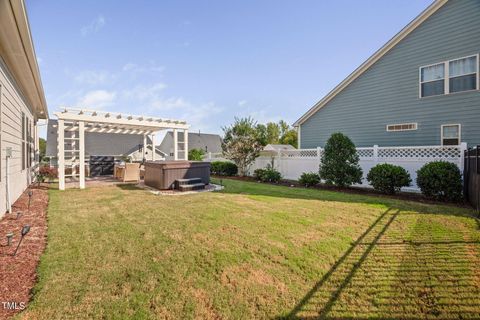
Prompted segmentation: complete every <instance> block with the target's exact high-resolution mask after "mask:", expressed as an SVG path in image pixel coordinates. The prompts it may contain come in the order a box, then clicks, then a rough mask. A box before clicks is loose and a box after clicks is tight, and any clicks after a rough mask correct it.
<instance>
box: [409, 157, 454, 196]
mask: <svg viewBox="0 0 480 320" xmlns="http://www.w3.org/2000/svg"><path fill="white" fill-rule="evenodd" d="M417 185H418V186H419V187H420V190H422V193H423V194H424V195H425V196H426V197H428V198H432V199H435V200H442V201H445V200H446V201H460V200H461V198H462V175H461V173H460V169H458V167H457V166H456V165H455V164H453V163H450V162H445V161H433V162H430V163H427V164H426V165H424V166H423V167H422V168H421V169H420V170H418V171H417Z"/></svg>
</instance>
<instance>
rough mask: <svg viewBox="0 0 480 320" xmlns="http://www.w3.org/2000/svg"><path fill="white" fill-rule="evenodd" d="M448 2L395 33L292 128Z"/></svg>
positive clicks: (438, 1) (437, 0)
mask: <svg viewBox="0 0 480 320" xmlns="http://www.w3.org/2000/svg"><path fill="white" fill-rule="evenodd" d="M447 2H448V0H435V1H434V2H433V3H432V4H431V5H430V6H428V7H427V8H426V9H425V10H424V11H423V12H422V13H420V14H419V15H418V16H417V17H416V18H415V19H413V21H411V22H410V23H409V24H408V25H407V26H406V27H404V28H403V29H402V30H401V31H400V32H399V33H397V34H396V35H395V36H394V37H393V38H392V39H390V40H389V41H388V42H387V43H386V44H385V45H384V46H383V47H381V48H380V49H379V50H377V51H376V52H375V53H374V54H373V55H372V56H371V57H370V58H368V59H367V60H366V61H365V62H364V63H362V64H361V65H360V66H359V67H358V68H357V69H355V70H354V71H353V72H352V73H351V74H350V75H349V76H348V77H346V78H345V79H344V80H343V81H342V82H340V84H338V85H337V86H336V87H335V88H333V90H332V91H330V92H329V93H328V94H327V95H326V96H325V97H323V98H322V100H320V101H319V102H317V103H316V104H315V105H314V106H313V107H311V108H310V109H309V110H308V111H307V112H306V113H305V114H304V115H303V116H301V117H300V118H299V119H298V120H297V121H295V123H294V124H293V126H295V127H298V126H299V125H301V124H302V123H304V122H305V121H306V120H307V119H308V118H310V117H311V116H312V115H313V114H315V113H316V112H317V111H318V110H320V109H321V108H322V107H323V106H325V105H326V104H327V103H328V102H329V101H330V100H332V99H333V98H334V97H335V96H336V95H337V94H339V93H340V92H341V91H342V90H343V89H345V88H346V87H347V86H348V85H349V84H350V83H352V82H353V81H354V80H355V79H357V78H358V77H359V76H360V75H362V74H363V73H364V72H365V71H367V70H368V69H369V68H370V67H371V66H372V65H373V64H374V63H375V62H377V61H378V60H380V58H382V57H383V56H384V55H385V54H386V53H387V52H389V51H390V50H391V49H392V48H394V47H395V46H396V45H397V44H398V43H399V42H400V41H402V40H403V39H404V38H405V37H406V36H408V35H409V34H410V33H411V32H412V31H414V30H415V29H416V28H417V27H418V26H420V25H421V24H422V23H423V22H424V21H425V20H427V19H428V18H429V17H430V16H431V15H432V14H434V13H435V12H436V11H437V10H438V9H440V8H441V7H442V6H443V5H445V4H446V3H447Z"/></svg>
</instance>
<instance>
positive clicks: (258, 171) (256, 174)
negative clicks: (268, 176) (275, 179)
mask: <svg viewBox="0 0 480 320" xmlns="http://www.w3.org/2000/svg"><path fill="white" fill-rule="evenodd" d="M264 174H265V169H255V170H254V171H253V177H254V178H255V179H257V180H260V181H262V179H263V175H264Z"/></svg>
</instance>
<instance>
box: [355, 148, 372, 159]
mask: <svg viewBox="0 0 480 320" xmlns="http://www.w3.org/2000/svg"><path fill="white" fill-rule="evenodd" d="M357 154H358V156H359V157H360V158H373V156H374V151H373V148H357Z"/></svg>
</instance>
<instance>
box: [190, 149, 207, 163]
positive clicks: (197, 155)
mask: <svg viewBox="0 0 480 320" xmlns="http://www.w3.org/2000/svg"><path fill="white" fill-rule="evenodd" d="M204 155H205V151H203V150H202V149H192V150H190V151H188V160H191V161H202V160H203V156H204Z"/></svg>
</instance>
